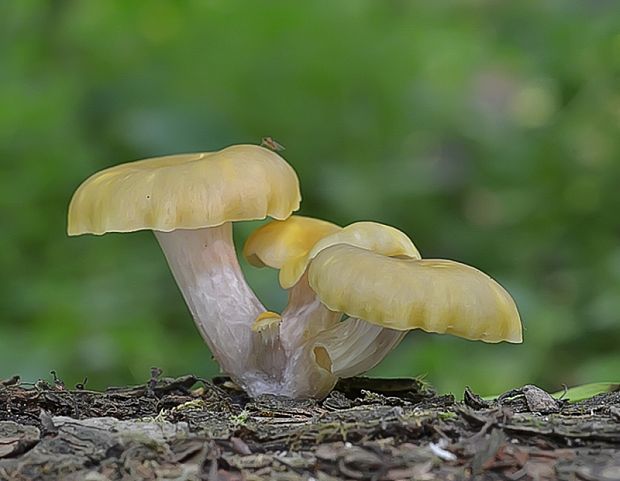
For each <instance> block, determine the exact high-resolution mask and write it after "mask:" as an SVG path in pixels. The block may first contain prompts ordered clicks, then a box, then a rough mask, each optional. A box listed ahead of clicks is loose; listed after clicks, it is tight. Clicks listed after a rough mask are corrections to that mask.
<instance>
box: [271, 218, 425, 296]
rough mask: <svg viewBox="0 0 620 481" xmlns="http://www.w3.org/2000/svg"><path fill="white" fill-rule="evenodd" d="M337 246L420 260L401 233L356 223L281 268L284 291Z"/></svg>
mask: <svg viewBox="0 0 620 481" xmlns="http://www.w3.org/2000/svg"><path fill="white" fill-rule="evenodd" d="M337 244H347V245H351V246H356V247H359V248H362V249H366V250H369V251H373V252H376V253H378V254H381V255H383V256H390V257H408V258H412V259H419V258H420V253H419V252H418V250H417V249H416V247H415V246H414V245H413V242H411V239H409V237H407V235H405V234H404V233H403V232H401V231H399V230H398V229H396V228H394V227H391V226H388V225H384V224H379V223H377V222H355V223H353V224H350V225H348V226H346V227H344V228H342V229H341V230H339V231H337V232H335V233H333V234H331V235H329V236H326V237H323V238H322V239H320V240H319V241H318V242H316V244H314V245H313V246H312V249H310V250H309V251H308V252H307V253H306V255H304V256H300V257H297V258H293V259H290V260H288V261H287V262H285V263H284V264H283V265H282V266H281V268H280V284H281V285H282V287H284V288H285V289H288V288H290V287H292V286H294V285H295V284H296V283H297V282H298V281H299V279H301V277H302V276H303V274H304V272H305V271H306V268H307V267H308V264H309V263H310V261H311V260H312V259H313V258H315V257H316V256H317V255H318V254H319V253H320V252H321V251H323V250H324V249H327V248H328V247H331V246H333V245H337Z"/></svg>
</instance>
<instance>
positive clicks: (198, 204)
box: [68, 145, 301, 235]
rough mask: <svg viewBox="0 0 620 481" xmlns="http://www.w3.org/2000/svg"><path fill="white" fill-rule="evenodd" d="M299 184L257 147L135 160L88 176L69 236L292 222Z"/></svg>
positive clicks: (291, 173) (273, 157) (75, 205)
mask: <svg viewBox="0 0 620 481" xmlns="http://www.w3.org/2000/svg"><path fill="white" fill-rule="evenodd" d="M300 201H301V195H300V192H299V181H298V179H297V175H296V173H295V171H294V170H293V168H292V167H291V166H290V165H289V164H288V163H287V162H286V161H285V160H284V159H283V158H282V157H280V156H279V155H278V154H276V153H275V152H272V151H271V150H268V149H265V148H263V147H259V146H257V145H234V146H231V147H227V148H225V149H222V150H220V151H217V152H204V153H195V154H180V155H169V156H166V157H156V158H152V159H146V160H140V161H136V162H130V163H127V164H122V165H117V166H115V167H111V168H109V169H106V170H103V171H101V172H99V173H97V174H95V175H93V176H91V177H90V178H88V179H87V180H86V181H85V182H84V183H83V184H82V185H80V187H79V188H78V189H77V191H76V192H75V194H74V195H73V199H72V200H71V203H70V205H69V217H68V233H69V235H80V234H104V233H106V232H132V231H136V230H143V229H150V230H157V231H164V232H169V231H173V230H176V229H199V228H202V227H214V226H218V225H221V224H223V223H225V222H231V221H241V220H254V219H264V218H265V217H267V216H270V217H273V218H275V219H285V218H287V217H288V216H289V215H290V214H291V212H293V211H295V210H297V209H298V208H299V203H300Z"/></svg>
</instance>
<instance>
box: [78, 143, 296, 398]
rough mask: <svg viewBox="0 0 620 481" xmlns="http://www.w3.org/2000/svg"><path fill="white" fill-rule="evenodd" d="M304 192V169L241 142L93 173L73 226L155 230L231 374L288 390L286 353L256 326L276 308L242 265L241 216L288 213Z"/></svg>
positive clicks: (83, 230) (99, 230)
mask: <svg viewBox="0 0 620 481" xmlns="http://www.w3.org/2000/svg"><path fill="white" fill-rule="evenodd" d="M300 199H301V196H300V193H299V182H298V179H297V175H296V174H295V171H294V170H293V168H292V167H291V166H290V165H289V164H287V163H286V161H285V160H284V159H282V158H281V157H280V156H279V155H278V154H276V153H274V152H272V151H270V150H268V149H265V148H263V147H259V146H255V145H236V146H231V147H228V148H225V149H223V150H220V151H218V152H209V153H196V154H184V155H171V156H166V157H157V158H153V159H146V160H141V161H136V162H131V163H127V164H122V165H118V166H115V167H112V168H109V169H107V170H104V171H101V172H99V173H97V174H95V175H93V176H92V177H90V178H89V179H87V180H86V181H85V182H84V183H83V184H82V185H81V186H80V187H79V188H78V189H77V191H76V192H75V194H74V196H73V198H72V200H71V203H70V206H69V216H68V233H69V235H80V234H97V235H100V234H104V233H107V232H133V231H137V230H144V229H149V230H152V231H154V233H155V236H156V237H157V240H158V241H159V244H160V246H161V248H162V250H163V252H164V254H165V256H166V259H167V261H168V264H169V266H170V269H171V271H172V273H173V275H174V277H175V279H176V282H177V284H178V286H179V288H180V290H181V292H182V294H183V297H184V298H185V302H186V303H187V305H188V307H189V310H190V311H191V313H192V316H193V318H194V321H195V323H196V325H197V327H198V329H199V331H200V333H201V334H202V336H203V338H204V340H205V341H206V343H207V344H208V346H209V348H210V349H211V352H212V353H213V355H214V357H215V358H216V359H217V361H218V362H219V363H220V366H221V367H222V369H223V371H224V372H226V373H228V374H229V375H231V376H232V377H233V378H234V380H235V381H236V382H237V383H239V384H240V385H242V386H243V387H245V388H246V389H248V391H249V392H251V393H261V392H267V391H272V392H273V391H276V392H278V391H279V380H278V371H277V370H276V369H275V368H274V364H275V365H278V366H280V365H282V364H284V360H283V359H281V358H282V350H281V349H278V348H277V346H276V347H274V345H273V339H272V337H273V336H272V335H265V336H263V334H262V333H263V331H261V330H252V326H253V324H254V322H255V321H256V319H257V318H259V317H260V316H261V315H264V313H265V312H266V311H267V310H266V309H265V307H264V306H263V305H262V304H261V303H260V301H259V300H258V299H257V297H256V296H255V294H254V293H253V292H252V290H251V289H250V287H249V286H248V285H247V283H246V280H245V278H244V276H243V273H242V272H241V269H240V267H239V263H238V260H237V256H236V253H235V247H234V244H233V240H232V222H234V221H242V220H254V219H264V218H265V217H267V216H270V217H273V218H275V219H285V218H287V217H288V216H289V215H290V214H291V212H293V211H295V210H297V209H298V208H299V202H300ZM265 334H266V333H265ZM274 370H275V373H274Z"/></svg>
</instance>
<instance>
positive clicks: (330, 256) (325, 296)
mask: <svg viewBox="0 0 620 481" xmlns="http://www.w3.org/2000/svg"><path fill="white" fill-rule="evenodd" d="M308 281H309V283H310V287H311V288H312V289H313V290H314V291H315V292H316V293H317V295H318V297H319V298H320V300H321V302H323V304H325V305H326V306H327V307H328V308H329V309H331V310H333V311H338V312H344V313H346V314H348V315H349V316H351V317H357V318H360V319H364V320H366V321H368V322H370V323H372V324H377V325H379V326H383V327H388V328H392V329H397V330H402V331H404V330H410V329H423V330H424V331H427V332H436V333H449V334H453V335H456V336H459V337H464V338H466V339H472V340H482V341H485V342H500V341H509V342H521V341H522V333H521V320H520V318H519V313H518V311H517V307H516V305H515V303H514V301H513V299H512V297H510V294H508V292H506V290H505V289H504V288H503V287H502V286H500V285H499V284H498V283H497V282H495V281H494V280H493V279H491V278H490V277H489V276H487V275H486V274H484V273H482V272H480V271H479V270H477V269H474V268H473V267H470V266H466V265H464V264H460V263H458V262H454V261H449V260H430V259H426V260H415V259H397V258H393V257H392V258H390V257H385V256H384V255H380V254H377V253H374V252H371V251H368V250H365V249H360V248H358V247H354V246H351V245H345V244H339V245H334V246H331V247H328V248H326V249H324V250H322V251H321V252H320V253H319V254H318V255H317V256H316V257H315V258H314V259H313V260H312V262H311V263H310V267H309V269H308Z"/></svg>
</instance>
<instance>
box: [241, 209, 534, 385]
mask: <svg viewBox="0 0 620 481" xmlns="http://www.w3.org/2000/svg"><path fill="white" fill-rule="evenodd" d="M324 222H325V221H320V220H318V219H311V218H304V217H300V216H291V217H289V218H288V219H286V220H284V221H272V222H270V223H268V224H266V225H264V226H262V227H260V228H259V229H257V230H256V231H255V232H254V233H253V234H252V235H251V236H250V237H249V238H248V241H247V242H246V245H245V247H244V254H245V255H246V257H247V258H248V259H249V260H250V262H251V263H252V264H254V265H256V266H264V265H268V266H270V267H274V268H279V269H280V273H279V278H280V283H281V285H282V286H283V287H284V288H287V289H289V304H288V306H287V308H286V309H285V310H284V312H282V316H281V320H280V340H281V343H282V347H283V349H284V351H285V354H286V356H287V358H288V370H289V371H290V372H291V373H293V372H299V371H300V370H301V369H302V366H303V368H305V369H306V376H308V372H309V371H310V370H311V368H310V367H311V366H312V359H311V356H310V355H309V354H308V353H309V352H313V353H314V361H315V362H314V364H315V368H317V366H316V365H317V364H321V365H320V366H318V368H320V369H323V370H328V371H330V372H331V377H330V376H327V375H325V374H324V373H323V376H322V377H320V376H317V377H319V378H320V381H321V382H322V383H323V384H320V382H314V383H312V384H311V386H310V389H311V390H312V391H313V393H314V394H313V395H314V396H317V397H318V396H320V394H319V393H321V394H325V393H326V392H328V390H329V389H331V386H330V384H329V383H330V382H331V383H335V381H336V380H337V379H338V378H340V377H351V376H355V375H358V374H361V373H364V372H366V371H368V370H369V369H371V368H372V367H374V366H375V365H377V364H378V363H379V362H380V361H381V360H382V359H383V358H384V357H385V356H386V355H387V354H388V353H389V352H390V351H391V350H392V349H394V348H395V347H396V346H397V345H398V344H399V343H400V341H401V340H402V339H403V337H404V336H405V335H406V334H407V332H408V331H410V330H413V329H422V330H425V331H428V332H437V333H449V334H453V335H456V336H459V337H463V338H466V339H471V340H482V341H485V342H500V341H508V342H516V343H518V342H521V341H522V334H521V320H520V317H519V314H518V311H517V308H516V305H515V303H514V301H513V300H512V298H511V297H510V295H509V294H508V293H507V292H506V291H505V290H504V288H503V287H501V286H500V285H499V284H498V283H497V282H496V281H494V280H493V279H491V278H490V277H489V276H487V275H486V274H484V273H482V272H480V271H478V270H477V269H475V268H473V267H470V266H466V265H464V264H460V263H458V262H454V261H449V260H422V259H421V258H420V255H419V253H418V251H417V249H416V248H415V246H414V245H413V243H412V242H411V240H410V239H409V238H408V237H407V236H406V235H405V234H403V233H402V232H400V231H399V230H397V229H395V228H393V227H390V226H386V225H382V224H378V223H374V222H357V223H354V224H351V225H349V226H347V227H344V228H337V226H333V225H332V227H331V228H326V227H325V225H324ZM330 231H332V233H331V234H329V235H324V234H325V233H328V232H330ZM322 235H324V236H323V237H322V238H320V239H319V237H321V236H322ZM303 239H306V240H307V241H306V242H305V243H304V244H303V248H300V245H301V242H302V240H303ZM317 239H318V240H317ZM313 242H314V245H312V246H310V244H312V243H313ZM287 246H290V249H287ZM304 250H305V253H304V252H303V251H304ZM343 313H344V314H345V315H347V316H350V317H348V318H346V319H345V320H343V321H341V322H339V319H340V317H341V315H342V314H343ZM296 356H297V357H296ZM285 377H286V376H285ZM332 385H333V384H332ZM296 388H297V390H298V391H297V392H298V394H300V393H303V394H306V392H305V390H304V389H307V388H308V386H301V385H300V383H298V385H297V386H296Z"/></svg>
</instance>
